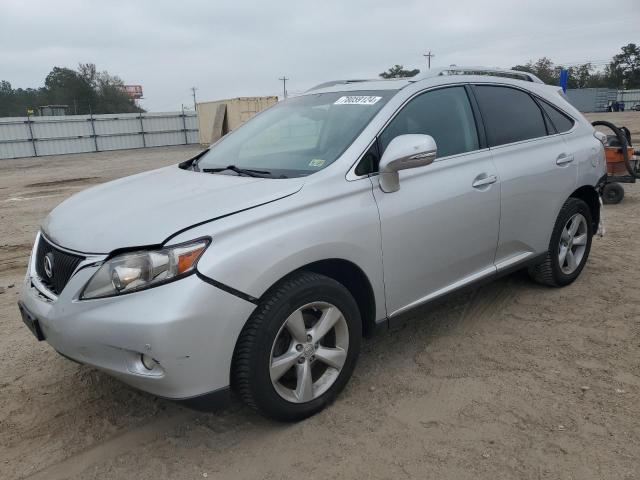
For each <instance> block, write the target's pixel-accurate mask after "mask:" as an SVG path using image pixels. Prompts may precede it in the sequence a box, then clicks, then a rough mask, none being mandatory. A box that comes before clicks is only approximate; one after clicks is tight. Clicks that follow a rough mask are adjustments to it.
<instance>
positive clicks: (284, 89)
mask: <svg viewBox="0 0 640 480" xmlns="http://www.w3.org/2000/svg"><path fill="white" fill-rule="evenodd" d="M278 80H281V81H282V98H287V80H289V79H288V78H287V77H286V76H284V77H281V78H279V79H278Z"/></svg>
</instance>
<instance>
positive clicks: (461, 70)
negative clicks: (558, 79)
mask: <svg viewBox="0 0 640 480" xmlns="http://www.w3.org/2000/svg"><path fill="white" fill-rule="evenodd" d="M444 75H490V76H493V77H506V78H513V79H515V80H524V81H526V82H535V83H544V82H543V81H542V80H540V79H539V78H538V77H536V76H535V75H534V74H533V73H529V72H521V71H519V70H505V69H502V68H488V67H459V66H457V65H451V66H450V67H444V68H437V69H433V70H428V71H426V72H425V73H423V74H418V75H417V76H416V77H413V78H414V79H415V80H422V79H423V78H432V77H437V76H444Z"/></svg>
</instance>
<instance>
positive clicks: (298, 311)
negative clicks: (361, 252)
mask: <svg viewBox="0 0 640 480" xmlns="http://www.w3.org/2000/svg"><path fill="white" fill-rule="evenodd" d="M361 337H362V326H361V320H360V314H359V311H358V306H357V304H356V302H355V300H354V299H353V297H352V296H351V294H350V293H349V291H348V290H347V289H346V288H345V287H344V286H343V285H341V284H340V283H338V282H336V281H335V280H333V279H331V278H328V277H325V276H323V275H318V274H316V273H311V272H300V273H297V274H294V275H292V276H291V277H289V278H287V279H285V280H284V281H283V282H282V283H280V284H279V285H277V286H276V287H274V288H273V289H271V290H270V291H269V292H268V293H267V294H266V295H265V298H264V300H263V301H262V302H261V303H260V305H258V307H257V308H256V310H255V312H254V313H253V314H252V315H251V317H250V318H249V320H248V321H247V324H246V325H245V327H244V329H243V330H242V333H241V334H240V338H239V339H238V343H237V345H236V350H235V354H234V360H233V372H232V375H233V385H234V388H235V390H236V391H237V392H238V394H239V395H240V397H241V398H242V400H243V401H244V402H245V403H246V404H247V405H249V406H250V407H252V408H254V409H256V410H257V411H258V412H260V413H261V414H263V415H265V416H267V417H270V418H273V419H276V420H283V421H292V420H300V419H303V418H306V417H308V416H310V415H313V414H315V413H317V412H319V411H320V410H322V409H323V408H324V407H326V406H327V405H328V404H330V403H331V402H332V401H333V400H334V399H335V398H336V397H337V395H338V394H339V393H340V391H341V390H342V389H343V388H344V386H345V385H346V383H347V381H348V380H349V378H350V377H351V374H352V373H353V370H354V368H355V364H356V361H357V358H358V354H359V351H360V340H361Z"/></svg>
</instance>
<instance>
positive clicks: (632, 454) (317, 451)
mask: <svg viewBox="0 0 640 480" xmlns="http://www.w3.org/2000/svg"><path fill="white" fill-rule="evenodd" d="M613 115H615V114H613ZM625 115H626V114H625ZM631 120H633V121H637V123H638V127H637V128H635V130H636V131H638V130H640V115H636V116H634V118H632V119H631ZM631 120H627V121H626V123H627V124H628V123H629V122H630V121H631ZM196 150H197V149H196V148H193V147H189V148H185V147H175V148H160V149H146V150H132V151H121V152H113V153H102V154H88V155H67V156H58V157H47V158H36V159H21V160H6V161H2V162H0V327H1V328H2V335H1V336H0V478H2V479H14V478H39V479H40V478H41V479H53V480H55V479H61V478H73V479H115V478H136V479H163V478H168V479H169V478H170V479H197V478H216V479H217V478H220V479H254V478H256V479H281V478H283V479H299V478H305V479H313V478H322V479H329V478H336V479H337V478H339V479H350V478H359V479H368V478H373V479H402V478H420V479H422V478H434V479H452V480H464V479H474V480H477V479H491V480H494V479H498V478H499V479H503V478H513V479H581V480H584V479H632V478H640V402H639V401H638V397H639V395H640V353H639V352H640V289H638V288H637V287H638V285H639V284H640V270H639V269H638V268H637V265H638V264H640V249H639V248H638V246H639V245H640V243H639V240H638V238H639V237H640V187H639V186H635V185H632V186H627V187H626V191H627V197H626V198H625V200H624V201H623V203H622V204H620V205H616V206H607V207H606V208H605V213H604V214H605V221H606V227H607V234H606V236H605V237H604V238H602V239H595V240H594V244H593V248H592V252H591V257H590V259H589V263H588V265H587V267H586V269H585V270H584V272H583V273H582V275H581V277H580V278H579V279H578V281H576V282H575V283H574V284H573V285H571V286H569V287H566V288H563V289H549V288H544V287H541V286H538V285H535V284H533V283H531V282H530V281H529V280H528V279H527V277H526V275H522V274H514V275H511V276H508V277H506V278H503V279H501V280H499V281H497V282H495V283H492V284H489V285H486V286H484V287H482V288H480V289H479V290H476V291H474V292H470V293H465V294H459V295H456V296H454V297H452V298H450V299H449V300H448V301H447V302H446V303H444V304H442V305H440V306H438V307H436V308H434V309H432V310H431V311H429V312H428V313H423V314H420V315H419V318H416V319H415V320H414V321H412V322H410V323H408V324H406V325H405V326H403V327H401V328H398V329H396V330H394V331H391V332H388V333H386V334H383V335H381V336H378V337H376V338H374V339H372V340H368V341H366V342H364V344H363V352H362V356H361V358H360V362H359V364H358V367H357V368H356V371H355V374H354V377H353V378H352V380H351V382H350V383H349V385H348V386H347V388H346V390H345V391H344V392H343V394H342V395H341V396H340V397H339V399H338V400H337V401H336V403H335V404H334V405H333V406H331V407H330V408H328V409H327V410H325V411H324V412H322V413H320V414H319V415H317V416H315V417H313V418H311V419H308V420H306V421H304V422H301V423H298V424H290V425H283V424H277V423H273V422H270V421H267V420H264V419H262V418H260V417H258V416H256V415H254V414H253V413H252V412H251V411H249V410H248V409H246V408H245V407H243V406H242V405H240V404H239V403H238V402H235V403H234V404H233V405H232V406H231V407H230V408H229V409H228V410H226V411H223V412H219V413H199V412H194V411H190V410H187V409H184V408H182V407H180V406H177V405H175V404H173V403H171V402H168V401H163V400H159V399H157V398H154V397H153V396H150V395H147V394H144V393H140V392H137V391H135V390H132V389H131V388H129V387H127V386H125V385H123V384H121V383H119V382H118V381H116V380H113V379H111V378H109V377H108V376H106V375H104V374H102V373H100V372H98V371H96V370H94V369H92V368H90V367H86V366H80V365H77V364H75V363H72V362H70V361H68V360H66V359H64V358H62V357H61V356H59V355H58V354H56V353H55V352H54V351H53V350H52V349H51V348H50V347H49V346H48V345H47V344H46V343H38V342H36V341H35V339H34V338H33V336H32V335H31V333H30V332H29V331H28V330H27V329H26V327H24V326H23V324H22V322H21V320H20V317H19V313H18V309H17V307H16V299H17V293H18V289H19V288H20V284H21V280H22V277H23V275H24V271H25V268H26V262H27V256H28V254H29V251H30V249H31V245H32V242H33V239H34V237H35V234H36V231H37V228H38V225H39V222H40V221H41V220H42V219H43V217H44V216H45V215H46V213H47V212H48V211H49V210H51V209H52V208H53V207H54V206H55V205H56V204H58V203H59V202H60V201H62V200H63V199H64V198H66V197H67V196H69V195H71V194H73V193H74V192H77V191H79V190H81V189H83V188H86V187H87V186H89V185H91V184H95V183H99V182H104V181H107V180H110V179H113V178H117V177H120V176H124V175H128V174H131V173H134V172H138V171H142V170H147V169H150V168H155V167H160V166H163V165H167V164H170V163H175V162H176V161H178V160H181V159H185V158H187V157H189V156H190V155H192V154H193V153H194V152H195V151H196Z"/></svg>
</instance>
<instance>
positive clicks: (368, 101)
mask: <svg viewBox="0 0 640 480" xmlns="http://www.w3.org/2000/svg"><path fill="white" fill-rule="evenodd" d="M381 98H382V97H372V96H366V95H352V96H347V97H340V98H339V99H338V100H336V101H335V102H333V104H334V105H374V104H376V103H378V101H379V100H380V99H381Z"/></svg>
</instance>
